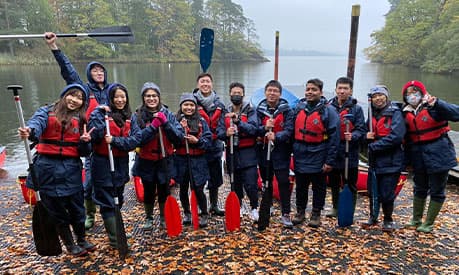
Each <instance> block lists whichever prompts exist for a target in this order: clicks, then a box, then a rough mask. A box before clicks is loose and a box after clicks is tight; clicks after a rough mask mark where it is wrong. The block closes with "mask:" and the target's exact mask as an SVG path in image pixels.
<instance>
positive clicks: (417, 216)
mask: <svg viewBox="0 0 459 275" xmlns="http://www.w3.org/2000/svg"><path fill="white" fill-rule="evenodd" d="M425 205H426V199H421V198H419V197H416V196H415V197H414V198H413V218H411V220H410V222H409V223H407V224H405V227H406V228H411V229H415V228H417V227H419V226H420V225H421V224H422V214H423V213H424V208H425Z"/></svg>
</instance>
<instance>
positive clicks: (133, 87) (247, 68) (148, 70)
mask: <svg viewBox="0 0 459 275" xmlns="http://www.w3.org/2000/svg"><path fill="white" fill-rule="evenodd" d="M50 54H51V53H50ZM268 58H270V59H271V60H274V58H273V57H268ZM105 65H106V68H107V69H108V72H109V73H108V80H109V81H110V82H113V81H117V82H121V83H123V84H125V85H126V86H127V88H128V90H129V96H130V100H131V106H132V107H135V106H137V105H139V104H140V88H141V87H142V85H143V83H144V82H146V81H153V82H155V83H157V84H158V85H159V86H160V88H161V98H162V101H163V102H164V103H165V104H166V105H168V106H169V107H170V109H171V110H172V111H174V112H175V111H176V110H177V108H178V102H179V97H180V95H181V94H182V93H183V92H189V91H191V90H192V89H193V88H194V87H195V83H196V76H197V75H198V74H199V72H200V67H199V64H197V63H171V64H105ZM85 66H86V64H76V65H75V67H76V68H77V70H78V71H79V72H80V75H81V76H82V78H83V79H84V78H85V72H84V68H85ZM346 71H347V58H346V57H336V56H333V57H330V56H325V57H323V56H314V57H311V56H307V57H306V56H301V57H293V56H281V57H280V60H279V80H280V82H281V83H282V84H283V85H284V86H286V87H287V88H289V89H290V90H291V91H292V92H294V93H295V94H296V95H297V96H299V97H303V95H304V94H303V91H304V88H303V87H304V86H303V85H304V83H305V82H306V81H307V80H308V79H311V78H320V79H322V80H323V81H324V91H325V96H326V97H327V98H329V97H331V96H333V93H334V87H335V81H336V79H337V78H338V77H340V76H344V75H346ZM209 72H210V73H211V74H212V75H213V78H214V88H215V90H216V91H217V93H218V94H219V95H220V96H221V97H222V99H223V101H224V102H225V103H227V102H229V96H228V86H229V84H230V83H231V82H233V81H239V82H242V83H243V84H244V85H245V86H246V93H247V94H246V96H247V97H250V95H251V94H252V93H253V92H254V91H255V90H256V89H258V88H260V87H263V86H264V85H265V84H266V83H267V82H268V81H269V80H270V79H272V78H273V75H274V62H263V63H213V64H212V65H211V66H210V69H209ZM354 79H355V84H354V96H355V97H356V98H357V99H358V100H359V102H360V104H361V105H362V106H363V108H364V109H366V108H367V97H366V95H367V93H368V91H369V89H370V88H371V87H372V86H374V85H375V84H385V85H386V86H388V88H389V89H390V91H391V98H392V99H393V100H401V88H402V86H403V85H404V84H405V83H406V82H407V81H409V80H412V79H418V80H420V81H422V82H424V84H425V85H426V87H427V89H428V91H429V92H430V93H431V94H432V95H435V96H437V97H439V98H442V99H445V100H447V101H449V102H451V103H456V104H459V92H458V91H457V90H458V88H459V78H458V77H457V75H438V74H430V73H423V72H420V71H419V70H418V69H414V68H407V67H402V66H394V65H380V64H372V63H369V62H367V61H365V60H363V59H357V62H356V71H355V77H354ZM11 84H19V85H22V86H23V87H24V89H23V91H22V93H21V101H22V105H23V109H24V116H25V118H26V120H27V119H28V118H30V116H32V114H33V113H34V112H35V110H36V109H37V108H38V107H40V106H41V105H44V104H46V103H51V102H53V101H54V100H55V99H57V97H58V95H59V94H60V91H61V89H62V88H63V87H64V86H65V82H64V81H63V80H62V78H61V77H60V72H59V67H58V65H57V64H56V65H50V66H42V65H40V66H2V67H0V89H2V90H3V91H1V92H0V95H2V96H1V98H2V100H0V133H1V134H0V145H6V146H7V151H8V156H7V159H6V162H5V167H4V168H5V169H7V170H8V171H9V172H10V175H11V176H15V175H16V174H17V173H20V172H23V171H25V169H26V167H27V160H26V158H25V152H24V147H23V143H22V142H21V141H20V140H19V138H18V137H17V127H18V125H19V124H18V118H17V113H16V108H15V104H14V101H13V98H12V94H11V92H9V91H7V90H6V86H7V85H11ZM451 126H452V128H453V129H454V130H455V131H459V125H458V124H457V123H451ZM455 131H453V132H452V133H451V135H452V137H453V140H455V143H457V144H458V145H459V135H458V133H457V132H455ZM456 147H459V146H456Z"/></svg>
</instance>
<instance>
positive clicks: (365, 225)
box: [361, 217, 378, 229]
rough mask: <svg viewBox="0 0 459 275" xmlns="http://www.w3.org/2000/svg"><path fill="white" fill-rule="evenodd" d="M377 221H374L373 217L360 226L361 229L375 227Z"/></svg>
mask: <svg viewBox="0 0 459 275" xmlns="http://www.w3.org/2000/svg"><path fill="white" fill-rule="evenodd" d="M377 224H378V220H376V219H374V218H373V217H370V218H369V219H368V221H366V222H364V223H362V224H361V226H362V228H363V229H369V228H370V227H372V226H374V225H377Z"/></svg>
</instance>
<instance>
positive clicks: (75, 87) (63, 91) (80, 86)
mask: <svg viewBox="0 0 459 275" xmlns="http://www.w3.org/2000/svg"><path fill="white" fill-rule="evenodd" d="M72 89H78V90H80V91H82V92H83V102H86V100H88V92H87V91H86V89H85V88H84V87H83V86H82V85H80V84H76V83H74V84H70V85H67V86H65V87H64V89H63V90H62V92H61V95H60V96H61V98H63V97H64V96H65V94H66V93H67V92H68V91H70V90H72Z"/></svg>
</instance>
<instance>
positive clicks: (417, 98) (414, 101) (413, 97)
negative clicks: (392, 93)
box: [405, 92, 421, 106]
mask: <svg viewBox="0 0 459 275" xmlns="http://www.w3.org/2000/svg"><path fill="white" fill-rule="evenodd" d="M405 99H406V102H408V104H410V105H412V106H418V104H419V102H421V92H416V93H414V94H410V95H406V96H405Z"/></svg>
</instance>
